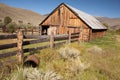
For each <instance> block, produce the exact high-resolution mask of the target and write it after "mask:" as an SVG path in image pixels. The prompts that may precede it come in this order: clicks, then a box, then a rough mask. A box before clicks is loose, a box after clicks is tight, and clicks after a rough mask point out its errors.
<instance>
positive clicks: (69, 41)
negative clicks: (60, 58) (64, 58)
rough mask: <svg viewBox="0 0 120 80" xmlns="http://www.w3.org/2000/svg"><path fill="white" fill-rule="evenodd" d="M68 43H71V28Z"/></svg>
mask: <svg viewBox="0 0 120 80" xmlns="http://www.w3.org/2000/svg"><path fill="white" fill-rule="evenodd" d="M68 38H69V39H68V43H69V44H70V43H71V29H69V33H68Z"/></svg>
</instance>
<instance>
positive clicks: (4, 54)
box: [0, 51, 17, 59]
mask: <svg viewBox="0 0 120 80" xmlns="http://www.w3.org/2000/svg"><path fill="white" fill-rule="evenodd" d="M16 54H17V51H13V52H7V53H3V54H0V59H2V58H7V57H10V56H14V55H16Z"/></svg>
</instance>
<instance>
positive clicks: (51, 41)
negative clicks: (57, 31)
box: [50, 31, 54, 49]
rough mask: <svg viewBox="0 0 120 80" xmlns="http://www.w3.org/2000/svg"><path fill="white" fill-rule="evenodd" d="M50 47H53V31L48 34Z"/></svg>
mask: <svg viewBox="0 0 120 80" xmlns="http://www.w3.org/2000/svg"><path fill="white" fill-rule="evenodd" d="M50 48H51V49H53V48H54V33H53V31H51V34H50Z"/></svg>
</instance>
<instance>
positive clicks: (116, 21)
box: [96, 17, 120, 30]
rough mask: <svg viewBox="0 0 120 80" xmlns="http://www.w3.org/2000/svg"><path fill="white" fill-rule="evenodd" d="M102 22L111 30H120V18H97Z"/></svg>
mask: <svg viewBox="0 0 120 80" xmlns="http://www.w3.org/2000/svg"><path fill="white" fill-rule="evenodd" d="M96 18H97V19H98V20H99V21H100V22H102V23H106V24H108V26H109V29H112V30H117V29H120V18H108V17H96Z"/></svg>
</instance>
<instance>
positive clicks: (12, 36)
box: [0, 34, 17, 40]
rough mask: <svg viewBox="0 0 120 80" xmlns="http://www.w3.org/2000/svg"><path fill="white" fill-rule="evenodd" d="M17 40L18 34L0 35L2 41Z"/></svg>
mask: <svg viewBox="0 0 120 80" xmlns="http://www.w3.org/2000/svg"><path fill="white" fill-rule="evenodd" d="M15 38H17V35H16V34H8V35H0V40H3V39H15Z"/></svg>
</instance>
